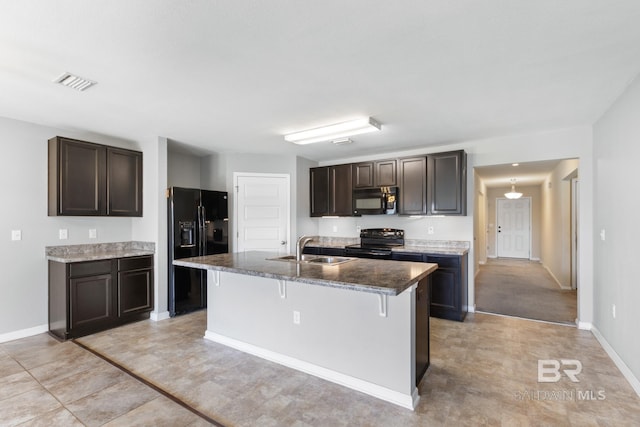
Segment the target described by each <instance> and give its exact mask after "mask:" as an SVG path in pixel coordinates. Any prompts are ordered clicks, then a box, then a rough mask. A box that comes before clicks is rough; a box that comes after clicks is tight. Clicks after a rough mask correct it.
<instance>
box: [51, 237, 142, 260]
mask: <svg viewBox="0 0 640 427" xmlns="http://www.w3.org/2000/svg"><path fill="white" fill-rule="evenodd" d="M154 253H155V243H153V242H135V241H134V242H116V243H96V244H88V245H65V246H47V247H46V248H45V254H46V257H47V260H49V261H56V262H62V263H71V262H82V261H99V260H102V259H113V258H128V257H134V256H143V255H153V254H154Z"/></svg>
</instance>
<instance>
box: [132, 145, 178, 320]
mask: <svg viewBox="0 0 640 427" xmlns="http://www.w3.org/2000/svg"><path fill="white" fill-rule="evenodd" d="M141 147H142V150H143V153H144V156H143V159H144V165H143V172H144V176H143V181H144V193H143V197H144V200H143V209H144V212H143V216H142V218H133V232H132V239H133V240H139V241H145V242H155V244H156V254H155V270H154V295H153V297H154V310H153V312H152V313H151V318H152V319H154V320H160V319H165V318H168V317H169V311H168V268H169V261H168V252H167V251H168V245H169V243H168V236H167V198H166V194H165V190H166V188H167V138H163V137H159V138H156V137H151V136H150V137H148V138H147V139H145V140H144V141H143V142H141Z"/></svg>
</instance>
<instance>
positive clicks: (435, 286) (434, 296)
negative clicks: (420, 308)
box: [425, 254, 469, 322]
mask: <svg viewBox="0 0 640 427" xmlns="http://www.w3.org/2000/svg"><path fill="white" fill-rule="evenodd" d="M425 262H431V263H436V264H438V269H437V270H436V271H434V272H433V273H431V315H432V316H434V317H440V318H442V319H448V320H457V321H458V322H462V321H464V318H465V317H466V316H467V310H468V303H469V302H468V294H467V254H464V255H425Z"/></svg>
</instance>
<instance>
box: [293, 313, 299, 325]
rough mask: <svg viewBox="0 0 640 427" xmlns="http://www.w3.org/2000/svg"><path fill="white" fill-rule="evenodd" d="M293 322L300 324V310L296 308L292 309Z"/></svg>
mask: <svg viewBox="0 0 640 427" xmlns="http://www.w3.org/2000/svg"><path fill="white" fill-rule="evenodd" d="M293 324H294V325H299V324H300V312H299V311H297V310H293Z"/></svg>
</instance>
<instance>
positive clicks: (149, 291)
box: [118, 257, 153, 317]
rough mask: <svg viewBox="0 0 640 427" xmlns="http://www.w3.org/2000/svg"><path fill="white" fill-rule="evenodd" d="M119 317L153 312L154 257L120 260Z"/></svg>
mask: <svg viewBox="0 0 640 427" xmlns="http://www.w3.org/2000/svg"><path fill="white" fill-rule="evenodd" d="M118 295H119V298H118V316H119V317H125V316H134V315H136V314H139V313H147V312H149V311H151V310H153V257H135V258H121V259H119V260H118Z"/></svg>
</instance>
